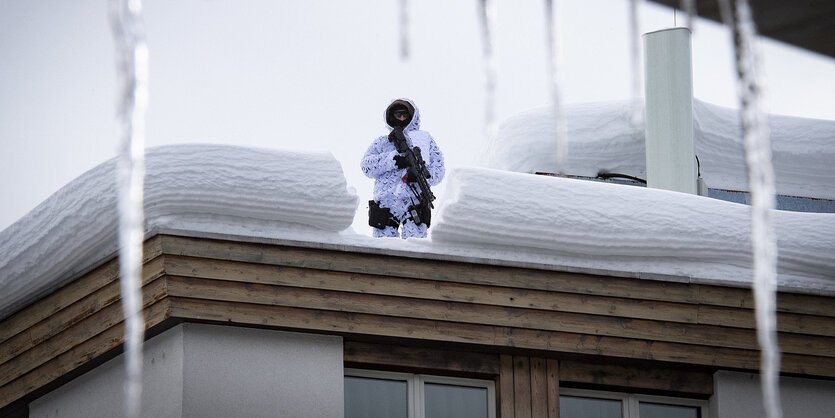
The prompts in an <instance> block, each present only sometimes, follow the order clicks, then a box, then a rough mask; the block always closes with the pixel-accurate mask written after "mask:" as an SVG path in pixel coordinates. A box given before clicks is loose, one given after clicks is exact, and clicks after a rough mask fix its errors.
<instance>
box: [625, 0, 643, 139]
mask: <svg viewBox="0 0 835 418" xmlns="http://www.w3.org/2000/svg"><path fill="white" fill-rule="evenodd" d="M640 1H641V0H629V53H630V58H631V61H630V67H631V72H632V86H631V87H632V91H631V93H632V109H631V111H632V116H631V118H630V124H631V126H632V136H633V137H634V138H635V139H636V140H643V135H644V99H643V97H644V95H643V90H644V87H643V74H642V72H641V45H640V44H641V24H640V23H641V22H640V18H639V14H638V11H639V6H640V4H639V2H640Z"/></svg>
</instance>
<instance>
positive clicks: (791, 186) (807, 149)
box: [485, 100, 835, 199]
mask: <svg viewBox="0 0 835 418" xmlns="http://www.w3.org/2000/svg"><path fill="white" fill-rule="evenodd" d="M565 112H566V115H565V119H566V121H567V128H568V142H569V144H568V158H567V160H568V166H567V167H565V170H564V172H565V173H567V174H572V175H577V176H587V177H596V176H597V174H598V173H599V172H604V173H620V174H628V175H632V176H636V177H640V178H644V179H645V178H646V164H645V161H646V157H645V148H644V138H643V136H640V137H635V136H634V135H633V131H632V129H631V126H630V122H629V121H630V118H631V116H632V114H631V107H630V104H629V102H626V101H624V102H601V103H584V104H575V105H571V106H566V109H565ZM693 112H694V130H695V137H694V141H695V147H696V156H697V157H698V158H699V161H700V163H701V175H702V178H704V179H705V182H706V183H707V186H708V187H711V188H718V189H725V190H739V191H748V190H749V189H748V184H747V183H748V180H747V179H748V177H747V172H746V168H745V160H744V153H743V149H742V131H741V127H740V123H739V111H737V110H733V109H728V108H723V107H719V106H716V105H712V104H708V103H704V102H701V101H698V100H694V102H693ZM769 124H770V126H771V143H772V148H773V156H774V171H775V182H776V184H775V186H776V188H777V193H778V194H781V195H786V196H803V197H815V198H824V199H835V186H833V181H835V163H833V162H835V121H828V120H819V119H807V118H798V117H790V116H779V115H771V116H769ZM555 161H556V149H555V145H554V124H553V122H552V121H551V116H550V109H548V108H542V109H535V110H531V111H528V112H525V113H522V114H520V115H517V116H515V117H513V118H510V119H508V120H507V121H506V122H505V123H503V124H502V126H501V127H500V129H499V134H498V136H497V139H496V140H495V141H494V142H493V143H492V144H490V149H489V151H488V155H487V156H486V160H485V165H486V166H487V167H490V168H496V169H499V170H508V171H516V172H522V173H533V172H537V171H540V172H549V173H556V172H558V171H559V167H556V163H555Z"/></svg>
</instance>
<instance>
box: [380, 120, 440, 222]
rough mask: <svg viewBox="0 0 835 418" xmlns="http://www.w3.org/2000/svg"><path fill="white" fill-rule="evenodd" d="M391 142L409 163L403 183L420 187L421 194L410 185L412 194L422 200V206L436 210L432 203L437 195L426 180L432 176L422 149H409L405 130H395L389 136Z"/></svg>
mask: <svg viewBox="0 0 835 418" xmlns="http://www.w3.org/2000/svg"><path fill="white" fill-rule="evenodd" d="M389 140H390V141H392V142H394V146H395V148H397V152H399V153H401V154H403V155H404V156H405V157H406V161H407V162H408V163H409V166H408V167H407V168H406V175H405V176H403V182H404V183H406V184H409V183H410V182H415V183H417V184H418V186H420V193H418V191H417V190H415V188H414V186H413V185H411V184H409V188H410V189H412V193H414V194H415V197H417V198H418V200H420V203H421V204H423V205H426V206H429V207H430V208H433V209H434V208H435V205H433V204H432V201H433V200H435V195H434V194H432V190H430V189H429V182H428V181H427V180H426V179H427V178H430V177H432V176H431V175H429V170H427V169H426V163H425V162H424V161H423V157H422V156H421V155H420V147H414V149H413V148H409V144H408V143H407V142H406V134H404V133H403V128H394V130H392V131H391V135H389Z"/></svg>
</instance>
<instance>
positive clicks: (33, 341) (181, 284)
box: [0, 235, 835, 408]
mask: <svg viewBox="0 0 835 418" xmlns="http://www.w3.org/2000/svg"><path fill="white" fill-rule="evenodd" d="M144 254H145V261H144V269H143V294H144V314H145V321H146V328H147V329H149V330H150V334H155V333H158V332H161V331H162V330H164V329H167V328H169V327H171V326H173V325H175V324H177V323H179V322H182V321H201V322H202V321H207V322H211V323H219V324H227V325H235V326H256V327H267V328H275V329H282V330H292V331H299V332H315V333H327V334H335V335H340V336H343V337H344V339H345V341H346V345H345V347H346V348H345V349H346V357H345V358H346V363H347V362H351V361H354V362H356V363H363V362H372V363H373V362H375V361H377V362H378V363H385V361H384V360H381V359H385V358H387V357H386V356H385V355H382V354H379V353H378V354H374V355H369V354H368V352H369V349H368V347H367V346H363V345H362V344H366V345H367V344H372V345H375V344H376V345H377V346H380V347H383V346H385V345H387V344H394V345H395V346H397V347H409V346H414V347H428V348H426V349H432V350H445V349H448V348H449V347H455V348H456V350H457V352H459V353H462V354H460V355H462V356H464V357H466V356H467V355H475V356H478V355H477V354H472V353H487V354H484V355H488V356H489V358H490V359H492V360H490V361H486V360H485V361H484V362H475V363H472V364H479V365H480V366H479V367H481V368H483V370H481V369H474V370H469V371H470V372H472V373H481V372H484V373H487V374H490V373H497V374H498V375H502V374H503V375H505V376H507V375H508V373H511V375H512V374H513V373H512V370H515V369H514V366H513V362H514V361H515V360H518V361H519V362H524V364H522V363H520V365H519V367H518V369H519V370H524V371H525V372H524V373H533V372H534V371H532V370H534V368H535V366H536V367H539V368H540V369H541V372H542V373H546V372H547V371H548V370H552V371H553V370H559V380H560V381H568V382H578V383H584V381H585V383H603V384H607V383H605V380H606V379H609V381H610V382H611V384H613V385H617V384H618V383H617V382H618V381H622V380H623V376H621V377H618V375H622V374H629V373H632V374H637V375H640V374H641V373H637V372H636V370H639V369H647V370H652V369H653V368H655V369H657V371H658V372H657V373H656V374H655V375H652V376H659V378H660V376H665V377H664V378H665V379H668V380H669V381H670V382H671V383H670V385H674V384H680V385H681V384H683V385H684V386H686V384H685V383H682V380H688V379H683V378H682V377H681V376H678V375H676V374H675V372H674V370H675V369H677V368H681V369H682V370H684V369H687V370H696V375H698V376H700V377H698V379H696V380H699V381H701V380H705V381H710V373H711V372H712V371H714V370H717V369H733V370H750V371H756V370H757V369H758V368H759V350H758V346H757V339H756V333H755V323H754V314H753V307H754V301H753V300H752V297H751V294H750V291H748V290H746V289H740V288H731V287H721V286H713V285H703V284H688V283H676V282H665V281H657V280H645V279H630V278H618V277H607V276H595V275H590V274H578V273H565V272H559V271H546V270H539V269H534V268H520V267H504V266H493V265H483V264H476V263H465V262H459V261H443V260H425V259H420V258H410V257H405V256H391V255H381V254H369V253H359V252H349V251H337V250H329V249H317V248H303V247H296V246H289V245H278V244H264V243H248V242H235V241H224V240H217V239H206V238H190V237H182V236H175V235H157V236H154V237H152V238H150V239H149V240H148V241H146V243H145V252H144ZM117 279H118V265H117V261H116V260H111V261H109V262H107V263H105V264H103V265H102V266H101V267H99V268H97V269H95V270H93V271H91V272H89V273H87V274H85V275H83V276H81V277H79V278H77V279H76V280H74V281H72V282H71V283H69V284H67V285H66V286H64V287H62V288H60V289H58V290H56V291H55V292H54V293H52V294H50V295H48V296H46V297H44V298H42V299H41V300H39V301H37V302H35V303H33V304H31V305H30V306H28V307H26V308H24V309H22V310H20V311H19V312H17V313H16V314H14V315H12V316H10V317H8V318H6V319H4V320H3V321H2V323H0V408H2V407H4V406H7V405H10V404H12V403H15V402H20V401H21V400H24V401H25V400H27V399H31V398H34V397H37V396H39V395H40V394H42V393H43V392H44V391H46V390H50V389H51V388H54V386H55V385H57V384H60V383H61V382H62V381H63V380H66V379H68V377H72V376H74V375H77V374H79V373H82V372H83V371H85V370H88V369H89V368H91V367H93V366H94V365H96V364H98V363H100V362H101V361H104V359H107V358H110V357H112V356H113V355H115V353H118V351H119V350H120V347H121V344H122V342H123V324H122V311H121V304H120V297H119V283H118V280H117ZM833 299H835V298H832V297H826V296H816V295H808V294H797V293H780V294H779V296H778V314H777V317H778V328H779V342H780V348H781V350H782V351H783V357H782V371H783V373H786V374H791V375H799V376H806V377H819V378H825V379H833V378H835V321H833V317H835V303H833ZM358 347H359V348H358ZM362 347H366V348H365V349H364V351H363V350H362V349H361V348H362ZM358 350H359V351H358ZM358 352H365V353H366V354H365V355H358V354H357V353H358ZM468 352H469V353H471V354H467V353H468ZM351 353H353V354H351ZM352 356H353V357H352ZM389 357H390V360H389V362H391V363H392V364H399V363H403V364H401V366H403V367H408V366H409V364H411V363H408V361H409V360H408V358H412V360H413V361H418V360H415V359H417V358H419V357H420V355H419V354H415V355H414V356H412V357H410V356H407V355H394V354H392V355H390V356H389ZM453 357H454V356H453ZM352 359H353V360H352ZM369 359H370V360H369ZM375 359H376V360H375ZM396 359H400V360H396ZM491 362H492V363H491ZM549 362H557V363H554V364H553V365H552V366H549V364H551V363H549ZM558 363H559V364H558ZM591 363H593V364H599V365H600V366H598V369H599V370H602V371H601V372H600V373H599V374H598V375H597V376H591V377H590V376H587V375H588V373H586V372H585V371H587V370H588V364H591ZM466 364H470V363H466ZM606 364H608V366H606ZM636 364H637V365H638V366H635V365H636ZM415 365H416V364H412V366H415ZM427 367H430V366H429V365H427ZM430 368H431V367H430ZM479 370H481V371H479ZM485 370H486V372H485ZM491 370H492V371H493V372H490V371H491ZM502 370H504V371H503V372H502ZM537 370H539V369H537ZM583 370H585V371H583ZM630 370H631V371H630ZM670 370H673V374H670ZM464 371H467V370H464ZM523 376H528V375H527V374H524V375H523ZM542 376H545V374H543V375H542ZM643 376H644V378H646V376H650V375H648V374H647V373H643ZM705 376H706V377H705ZM525 378H528V377H525ZM646 379H647V380H652V379H650V378H646ZM700 379H701V380H700ZM638 380H640V379H638V378H637V377H636V378H635V381H638ZM546 381H547V379H546ZM506 382H507V379H505V383H506ZM675 382H678V383H675ZM624 384H625V383H624ZM630 384H631V383H630ZM705 385H708V386H709V383H705ZM696 386H698V384H697V385H696ZM543 387H544V388H545V389H543V390H551V389H547V388H549V387H550V386H547V385H545V386H543ZM671 387H672V386H671ZM701 387H707V386H704V385H702V386H701ZM710 390H712V388H707V389H703V390H701V392H709V391H710ZM686 391H691V392H699V390H697V389H695V388H689V389H687V390H686ZM708 394H709V393H708Z"/></svg>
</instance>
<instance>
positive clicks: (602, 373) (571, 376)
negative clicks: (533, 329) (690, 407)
mask: <svg viewBox="0 0 835 418" xmlns="http://www.w3.org/2000/svg"><path fill="white" fill-rule="evenodd" d="M559 369H560V381H561V382H563V384H565V383H569V384H571V383H574V384H578V383H579V384H585V385H597V386H601V385H602V386H611V387H617V388H630V390H633V391H635V390H638V389H643V390H654V391H663V392H671V393H682V394H690V395H693V394H697V395H703V396H710V395H713V373H711V372H709V371H698V370H687V369H682V368H656V367H653V366H649V365H641V366H634V365H630V366H625V365H619V364H597V363H585V362H578V361H568V360H561V361H560V365H559Z"/></svg>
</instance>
